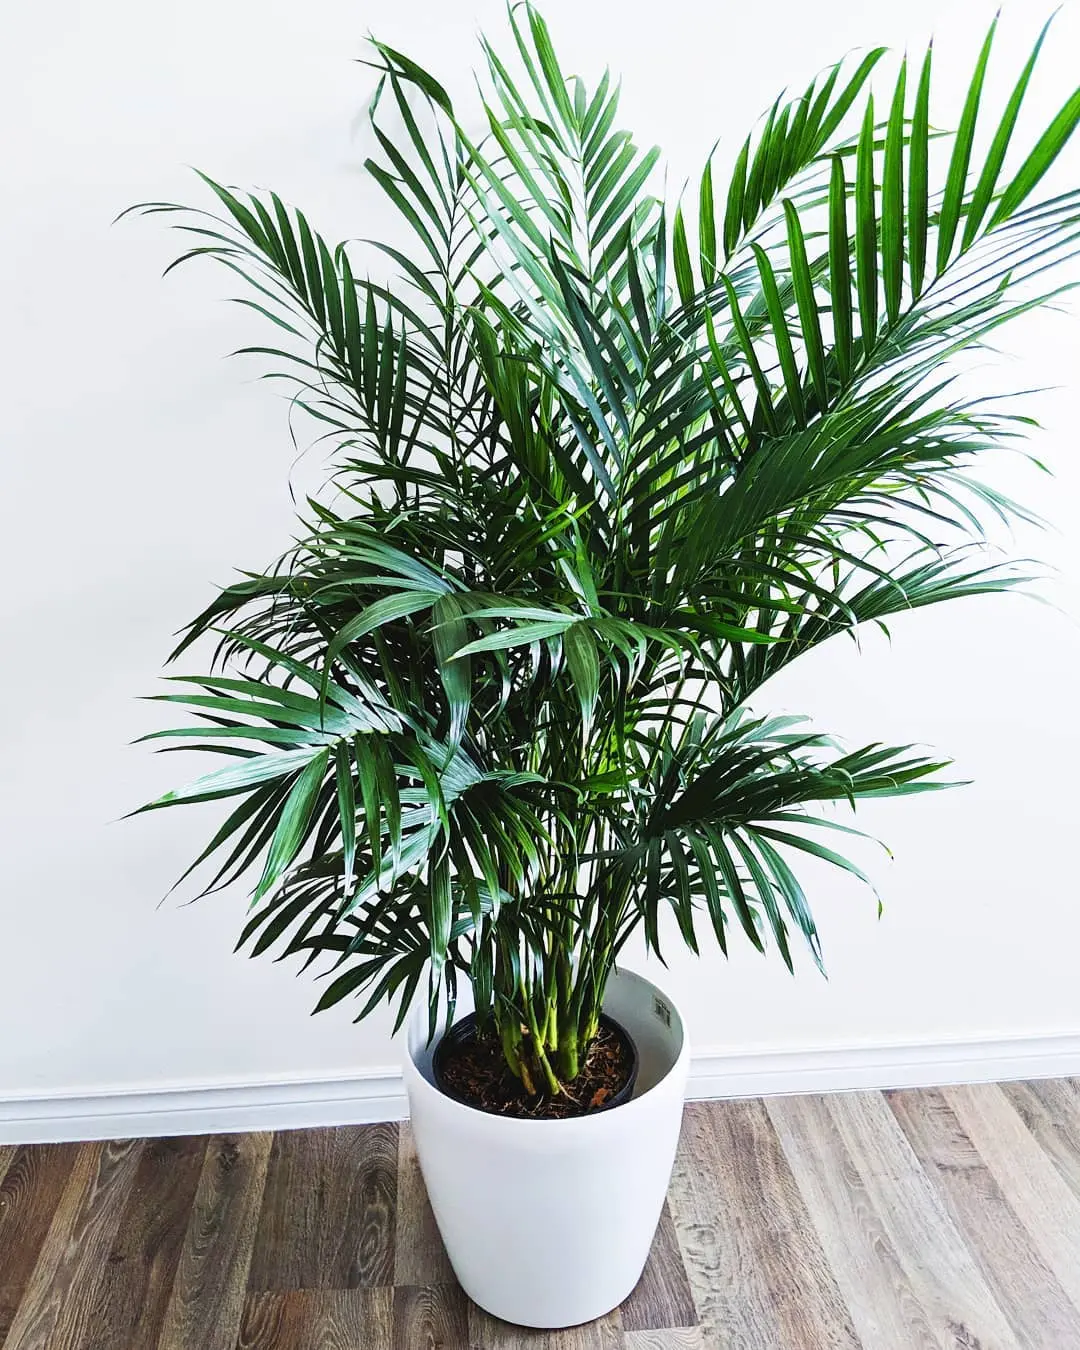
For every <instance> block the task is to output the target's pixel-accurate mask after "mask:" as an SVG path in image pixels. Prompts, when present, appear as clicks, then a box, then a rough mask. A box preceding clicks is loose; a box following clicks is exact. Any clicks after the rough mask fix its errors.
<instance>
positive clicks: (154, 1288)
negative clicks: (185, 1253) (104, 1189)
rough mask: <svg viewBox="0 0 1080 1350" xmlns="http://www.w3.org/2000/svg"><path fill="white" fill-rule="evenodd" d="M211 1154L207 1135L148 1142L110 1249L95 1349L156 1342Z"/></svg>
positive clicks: (120, 1349) (125, 1348)
mask: <svg viewBox="0 0 1080 1350" xmlns="http://www.w3.org/2000/svg"><path fill="white" fill-rule="evenodd" d="M205 1159H206V1139H205V1138H198V1137H190V1138H177V1139H150V1140H148V1141H147V1143H146V1146H145V1147H144V1149H143V1153H142V1158H141V1159H140V1161H139V1168H138V1171H137V1172H136V1174H135V1180H134V1184H133V1186H132V1190H131V1195H130V1197H129V1198H128V1203H127V1205H126V1206H125V1208H124V1212H123V1214H122V1215H121V1218H120V1224H119V1227H118V1229H117V1234H116V1238H115V1240H114V1242H113V1245H112V1250H111V1251H110V1253H109V1258H108V1262H107V1278H106V1280H105V1282H104V1285H103V1289H102V1295H103V1301H102V1305H101V1308H100V1310H99V1312H98V1314H97V1316H96V1318H95V1326H94V1341H93V1350H131V1347H132V1346H134V1345H154V1344H156V1342H157V1339H158V1337H159V1336H160V1334H161V1329H162V1326H163V1324H164V1319H165V1310H166V1308H167V1307H168V1303H169V1297H170V1295H171V1294H172V1289H173V1281H174V1280H175V1278H176V1271H177V1268H178V1266H179V1262H180V1253H181V1250H182V1247H183V1243H184V1236H185V1233H186V1232H187V1226H188V1222H189V1219H190V1215H191V1209H192V1205H193V1203H194V1200H195V1192H196V1188H197V1187H198V1184H199V1177H200V1175H201V1173H202V1168H203V1164H204V1162H205Z"/></svg>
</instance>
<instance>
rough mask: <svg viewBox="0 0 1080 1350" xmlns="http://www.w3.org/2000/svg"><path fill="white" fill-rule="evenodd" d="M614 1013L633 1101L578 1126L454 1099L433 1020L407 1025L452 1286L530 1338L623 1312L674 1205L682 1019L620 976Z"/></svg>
mask: <svg viewBox="0 0 1080 1350" xmlns="http://www.w3.org/2000/svg"><path fill="white" fill-rule="evenodd" d="M462 992H463V993H464V992H465V991H462ZM463 1001H464V1000H462V1001H459V1007H458V1011H459V1014H461V1015H464V1014H465V1013H467V1012H468V1011H469V1008H468V1007H467V1006H465V1007H463V1006H462V1002H463ZM604 1011H605V1012H606V1013H607V1014H608V1015H609V1016H611V1017H613V1018H614V1019H615V1020H616V1021H617V1022H619V1023H620V1024H621V1025H622V1026H623V1027H625V1028H626V1030H627V1031H628V1032H629V1033H630V1035H631V1037H632V1038H633V1040H634V1043H635V1045H636V1046H637V1051H638V1057H639V1066H638V1078H637V1084H636V1087H635V1091H634V1096H633V1098H632V1100H630V1101H629V1102H627V1103H626V1104H625V1105H622V1106H618V1107H615V1108H613V1109H612V1110H609V1111H598V1112H597V1113H596V1114H594V1115H589V1116H582V1117H580V1118H578V1119H576V1120H515V1119H511V1118H506V1117H503V1116H495V1115H490V1114H488V1113H487V1112H484V1111H478V1110H476V1109H475V1108H473V1107H471V1106H466V1105H464V1104H463V1103H462V1102H457V1101H454V1100H453V1099H452V1098H450V1097H447V1096H445V1095H444V1094H443V1093H442V1092H440V1091H439V1090H438V1088H436V1087H435V1086H434V1081H433V1075H432V1068H431V1059H432V1052H433V1050H434V1046H427V1045H426V1044H425V1042H426V1040H427V1009H426V1008H425V1007H423V1006H420V1007H418V1008H417V1009H416V1012H415V1013H414V1015H413V1017H412V1019H411V1020H410V1023H409V1030H408V1037H407V1054H406V1057H405V1085H406V1088H407V1090H408V1094H409V1111H410V1117H411V1120H412V1129H413V1135H414V1138H415V1141H416V1152H417V1156H418V1158H419V1161H420V1169H421V1171H422V1172H423V1175H424V1181H425V1183H426V1184H427V1189H428V1195H429V1196H430V1197H431V1207H432V1209H433V1211H434V1213H435V1220H436V1222H437V1223H438V1226H439V1231H440V1233H441V1234H442V1238H443V1241H444V1243H445V1244H446V1249H447V1252H448V1253H449V1256H450V1262H451V1264H452V1265H453V1267H454V1273H455V1274H456V1275H457V1277H458V1280H459V1281H460V1283H461V1285H462V1287H463V1288H464V1290H465V1292H466V1293H467V1294H468V1296H469V1297H470V1298H471V1299H472V1300H473V1301H474V1302H475V1303H478V1304H479V1305H480V1307H482V1308H483V1309H485V1311H487V1312H489V1313H491V1314H492V1315H493V1316H495V1317H500V1318H502V1319H503V1320H504V1321H507V1322H516V1323H517V1324H518V1325H520V1326H528V1327H548V1328H550V1327H566V1326H574V1325H576V1324H577V1323H580V1322H589V1321H592V1320H593V1319H594V1318H596V1317H602V1316H603V1315H604V1314H605V1313H607V1312H610V1310H611V1309H612V1308H615V1307H617V1306H618V1305H619V1304H620V1303H621V1302H622V1301H623V1300H624V1299H625V1298H626V1297H627V1296H628V1295H629V1294H630V1292H631V1291H632V1290H633V1288H634V1286H635V1285H636V1284H637V1282H638V1280H639V1278H640V1277H641V1272H642V1270H643V1268H644V1266H645V1261H646V1259H647V1257H648V1254H649V1248H650V1246H651V1245H652V1239H653V1235H654V1233H655V1231H656V1225H657V1223H658V1222H659V1219H660V1211H661V1209H662V1208H663V1204H664V1197H665V1195H666V1194H667V1187H668V1182H669V1180H670V1178H671V1167H672V1163H673V1162H674V1159H675V1147H676V1145H677V1143H678V1139H679V1127H680V1124H681V1120H682V1107H683V1100H684V1096H685V1088H686V1071H687V1064H688V1060H689V1045H688V1042H687V1038H686V1034H685V1031H684V1029H683V1024H682V1019H681V1018H680V1016H679V1014H678V1012H677V1011H676V1010H675V1008H674V1006H673V1005H672V1003H671V1001H670V999H668V997H667V996H666V995H665V994H663V993H661V992H660V990H658V989H657V988H656V986H655V985H653V984H651V983H650V982H649V981H648V980H646V979H644V978H642V976H640V975H635V974H632V973H631V972H629V971H619V972H618V973H616V974H615V975H613V976H612V978H611V980H610V982H609V985H608V991H607V997H606V998H605V1000H604Z"/></svg>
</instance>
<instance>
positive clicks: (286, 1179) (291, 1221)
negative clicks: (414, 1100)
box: [248, 1124, 398, 1292]
mask: <svg viewBox="0 0 1080 1350" xmlns="http://www.w3.org/2000/svg"><path fill="white" fill-rule="evenodd" d="M397 1161H398V1136H397V1126H396V1124H388V1125H349V1126H343V1127H341V1128H339V1129H324V1130H288V1131H283V1132H282V1133H280V1134H278V1135H277V1136H276V1137H275V1139H274V1146H273V1151H272V1153H271V1157H270V1167H269V1171H268V1173H267V1179H266V1195H265V1199H264V1201H263V1209H262V1215H261V1217H260V1219H259V1228H258V1235H257V1237H256V1241H255V1253H254V1257H253V1260H252V1263H251V1272H250V1276H249V1280H248V1287H249V1288H250V1289H251V1290H252V1291H256V1290H269V1291H272V1292H283V1291H285V1290H287V1289H355V1288H372V1287H375V1286H378V1285H392V1284H393V1282H394V1225H395V1209H396V1201H397Z"/></svg>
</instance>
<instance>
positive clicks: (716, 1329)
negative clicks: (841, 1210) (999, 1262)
mask: <svg viewBox="0 0 1080 1350" xmlns="http://www.w3.org/2000/svg"><path fill="white" fill-rule="evenodd" d="M670 1205H671V1212H672V1215H673V1217H674V1220H675V1228H676V1232H677V1233H678V1238H679V1245H680V1248H681V1250H682V1254H683V1259H684V1261H685V1264H686V1270H687V1273H688V1275H689V1278H690V1286H691V1289H692V1290H693V1294H694V1302H695V1304H696V1305H697V1310H698V1312H699V1314H700V1316H701V1321H702V1322H703V1323H704V1325H705V1327H706V1328H707V1330H708V1332H709V1334H710V1336H712V1337H715V1338H716V1339H717V1340H718V1341H719V1342H720V1343H721V1344H723V1345H725V1346H731V1347H733V1350H734V1348H735V1347H739V1348H740V1350H743V1348H745V1350H760V1348H761V1347H763V1346H777V1347H779V1346H784V1347H787V1346H791V1347H795V1346H817V1345H827V1346H832V1347H837V1348H841V1347H842V1348H843V1350H858V1345H859V1342H858V1338H857V1337H856V1335H855V1331H854V1329H853V1327H852V1324H851V1319H850V1317H849V1315H848V1313H847V1310H846V1308H845V1306H844V1302H843V1299H842V1298H841V1295H840V1291H839V1288H838V1286H837V1284H836V1281H835V1279H834V1278H833V1275H832V1272H831V1271H830V1269H829V1267H828V1264H827V1262H826V1260H825V1256H824V1253H823V1251H822V1248H821V1244H820V1242H819V1241H818V1238H817V1235H816V1234H815V1232H814V1228H813V1225H812V1223H811V1220H810V1216H809V1213H808V1212H807V1208H806V1204H805V1202H804V1200H803V1198H802V1196H801V1194H800V1192H799V1189H798V1187H797V1185H796V1184H795V1179H794V1178H793V1176H792V1174H791V1169H790V1167H789V1165H788V1161H787V1159H786V1158H785V1157H784V1154H783V1151H782V1150H781V1148H780V1144H779V1140H778V1139H777V1137H776V1133H775V1131H774V1129H773V1126H772V1123H771V1121H770V1120H769V1117H768V1115H767V1113H766V1111H765V1109H764V1107H763V1106H762V1104H761V1103H760V1102H753V1101H737V1102H736V1101H731V1102H710V1103H708V1104H705V1103H700V1104H698V1103H691V1104H690V1105H689V1106H688V1107H687V1108H686V1113H685V1115H684V1121H683V1137H682V1141H681V1144H680V1149H679V1154H678V1157H677V1159H676V1164H675V1175H674V1177H673V1178H672V1187H671V1194H670ZM879 1344H880V1343H879Z"/></svg>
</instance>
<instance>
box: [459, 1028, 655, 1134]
mask: <svg viewBox="0 0 1080 1350" xmlns="http://www.w3.org/2000/svg"><path fill="white" fill-rule="evenodd" d="M635 1058H636V1057H635V1054H634V1051H633V1048H632V1047H631V1046H630V1045H629V1044H628V1042H627V1040H626V1039H625V1037H624V1035H620V1033H619V1031H618V1030H616V1029H615V1028H614V1027H613V1026H611V1025H609V1024H601V1027H600V1031H599V1033H598V1034H597V1036H596V1037H595V1039H594V1040H593V1042H592V1044H591V1045H590V1046H589V1048H588V1051H587V1052H586V1054H585V1058H584V1063H583V1064H582V1068H581V1072H580V1073H579V1074H578V1076H577V1077H576V1078H575V1079H574V1080H573V1082H571V1083H568V1084H566V1092H565V1094H560V1095H559V1096H556V1097H549V1096H546V1095H545V1096H541V1097H530V1096H529V1094H528V1093H527V1092H526V1091H525V1089H524V1088H523V1087H522V1085H521V1081H520V1079H518V1078H516V1077H515V1076H514V1074H513V1072H512V1071H511V1069H510V1067H509V1065H508V1064H507V1063H506V1060H505V1059H504V1058H503V1052H502V1046H501V1044H500V1043H499V1039H498V1037H496V1036H492V1037H488V1036H485V1037H483V1038H481V1039H478V1038H477V1036H476V1035H475V1031H473V1034H471V1035H468V1036H467V1037H466V1038H464V1039H462V1040H461V1041H459V1042H457V1043H456V1044H454V1045H452V1046H448V1047H447V1053H446V1055H445V1058H444V1059H443V1061H442V1064H441V1067H440V1077H441V1079H442V1083H443V1086H444V1087H445V1088H446V1089H447V1090H448V1091H449V1093H450V1094H451V1095H453V1096H454V1097H456V1098H457V1099H458V1100H459V1101H463V1102H465V1103H466V1105H468V1106H473V1107H476V1109H477V1110H479V1111H488V1112H490V1113H491V1114H492V1115H496V1116H515V1117H517V1118H519V1119H529V1120H570V1119H573V1118H574V1117H577V1116H587V1115H590V1114H591V1113H593V1112H594V1111H602V1110H603V1109H604V1107H605V1105H606V1103H608V1102H609V1101H611V1099H612V1098H613V1097H614V1096H616V1095H617V1094H618V1093H619V1092H620V1091H621V1089H622V1088H624V1087H625V1086H626V1084H627V1082H628V1081H629V1079H630V1075H631V1074H632V1073H633V1071H634V1064H635Z"/></svg>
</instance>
